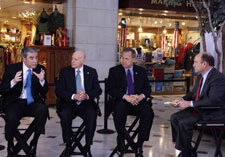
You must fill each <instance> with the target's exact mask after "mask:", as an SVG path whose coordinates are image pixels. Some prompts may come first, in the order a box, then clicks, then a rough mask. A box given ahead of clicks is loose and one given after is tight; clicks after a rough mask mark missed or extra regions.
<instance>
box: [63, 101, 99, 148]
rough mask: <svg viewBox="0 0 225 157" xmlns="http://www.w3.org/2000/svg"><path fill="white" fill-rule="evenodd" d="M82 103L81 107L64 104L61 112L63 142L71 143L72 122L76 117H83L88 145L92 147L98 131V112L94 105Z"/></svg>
mask: <svg viewBox="0 0 225 157" xmlns="http://www.w3.org/2000/svg"><path fill="white" fill-rule="evenodd" d="M88 102H89V101H87V102H82V103H81V104H80V105H76V104H63V105H62V108H61V111H60V119H61V127H62V135H63V141H64V142H65V143H66V144H70V143H71V137H72V121H73V119H74V118H75V117H76V116H79V117H81V118H82V119H83V120H84V123H85V127H86V129H85V136H86V138H85V139H86V145H92V143H93V137H94V133H95V130H96V120H97V111H96V108H95V107H94V104H93V103H90V102H89V103H88Z"/></svg>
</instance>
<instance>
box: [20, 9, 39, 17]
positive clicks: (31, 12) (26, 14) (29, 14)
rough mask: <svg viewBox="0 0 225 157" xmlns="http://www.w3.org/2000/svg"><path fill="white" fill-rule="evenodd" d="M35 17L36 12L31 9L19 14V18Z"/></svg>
mask: <svg viewBox="0 0 225 157" xmlns="http://www.w3.org/2000/svg"><path fill="white" fill-rule="evenodd" d="M35 15H36V11H35V10H34V9H33V8H30V9H26V10H24V11H22V12H20V13H19V17H21V18H33V17H34V16H35Z"/></svg>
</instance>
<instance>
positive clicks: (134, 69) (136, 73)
mask: <svg viewBox="0 0 225 157" xmlns="http://www.w3.org/2000/svg"><path fill="white" fill-rule="evenodd" d="M133 76H134V89H135V91H136V89H137V83H138V81H137V80H138V71H137V68H136V66H135V65H134V66H133Z"/></svg>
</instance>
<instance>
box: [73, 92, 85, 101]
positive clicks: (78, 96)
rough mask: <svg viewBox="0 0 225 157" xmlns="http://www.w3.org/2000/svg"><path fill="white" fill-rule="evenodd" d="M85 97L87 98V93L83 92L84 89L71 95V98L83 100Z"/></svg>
mask: <svg viewBox="0 0 225 157" xmlns="http://www.w3.org/2000/svg"><path fill="white" fill-rule="evenodd" d="M86 99H87V94H86V93H85V91H79V92H78V93H76V94H74V96H73V100H78V101H83V100H86Z"/></svg>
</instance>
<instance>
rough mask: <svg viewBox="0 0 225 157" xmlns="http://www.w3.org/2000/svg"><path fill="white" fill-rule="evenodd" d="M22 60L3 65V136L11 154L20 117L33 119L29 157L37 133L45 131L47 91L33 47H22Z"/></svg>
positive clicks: (34, 151)
mask: <svg viewBox="0 0 225 157" xmlns="http://www.w3.org/2000/svg"><path fill="white" fill-rule="evenodd" d="M22 57H23V62H20V63H16V64H10V65H8V66H7V68H6V71H5V74H4V76H3V81H2V84H1V88H0V91H1V94H2V96H3V98H4V105H5V121H6V125H5V138H6V140H7V141H8V149H7V150H8V156H14V155H15V153H14V143H13V138H14V136H15V132H16V129H17V126H18V125H19V121H20V119H21V118H22V117H24V116H27V115H29V116H34V117H35V119H36V126H35V134H34V138H33V140H31V143H30V152H29V155H30V156H35V155H36V148H37V143H38V138H39V136H40V134H44V133H45V123H46V120H47V116H48V107H47V106H46V104H45V102H44V100H43V98H45V97H46V93H47V92H48V83H47V81H46V70H45V67H44V66H42V65H39V64H38V51H37V49H36V48H34V47H25V48H24V49H23V50H22Z"/></svg>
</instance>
